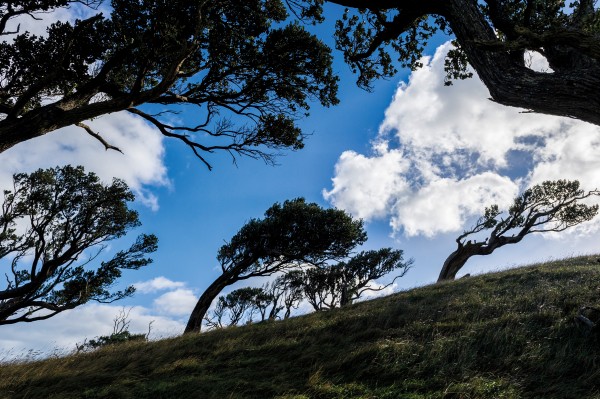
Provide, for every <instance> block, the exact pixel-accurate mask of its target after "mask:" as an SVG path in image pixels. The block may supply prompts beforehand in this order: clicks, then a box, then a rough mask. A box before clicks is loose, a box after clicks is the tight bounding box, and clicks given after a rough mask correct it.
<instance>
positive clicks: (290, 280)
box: [263, 269, 304, 320]
mask: <svg viewBox="0 0 600 399" xmlns="http://www.w3.org/2000/svg"><path fill="white" fill-rule="evenodd" d="M303 279H304V272H303V271H302V270H301V269H297V270H290V271H288V272H286V273H285V274H282V275H281V276H278V277H277V278H276V279H275V280H273V281H272V282H271V283H267V284H266V285H265V287H263V288H264V290H265V292H267V293H268V295H269V297H270V299H271V310H270V312H269V317H268V318H269V319H271V320H274V319H275V318H277V317H278V314H279V312H280V311H282V310H285V312H284V314H283V318H284V319H287V318H289V317H290V315H291V313H292V309H297V308H298V306H299V305H300V302H302V299H303V298H304V291H303V287H304V284H303V283H304V281H303Z"/></svg>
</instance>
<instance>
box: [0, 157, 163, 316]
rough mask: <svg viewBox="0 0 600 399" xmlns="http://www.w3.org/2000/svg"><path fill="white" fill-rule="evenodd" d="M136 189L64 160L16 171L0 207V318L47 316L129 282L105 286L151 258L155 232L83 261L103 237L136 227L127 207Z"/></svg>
mask: <svg viewBox="0 0 600 399" xmlns="http://www.w3.org/2000/svg"><path fill="white" fill-rule="evenodd" d="M133 199H134V196H133V194H132V193H131V191H130V190H129V188H128V187H127V185H126V184H125V183H124V182H123V181H121V180H117V179H114V180H113V182H112V183H111V184H110V185H105V184H102V183H101V182H100V180H99V178H98V177H97V176H96V175H95V174H94V173H87V174H86V173H85V172H84V170H83V168H82V167H76V168H75V167H71V166H65V167H62V168H53V169H47V170H41V169H40V170H38V171H36V172H34V173H31V174H25V173H21V174H16V175H14V177H13V189H12V191H10V190H6V191H4V202H3V204H2V208H1V210H0V212H1V213H0V259H1V260H2V264H1V265H2V267H3V268H4V269H5V272H4V275H5V278H6V286H5V288H4V289H2V290H0V324H12V323H17V322H30V321H36V320H42V319H47V318H49V317H52V316H54V315H56V314H57V313H60V312H62V311H64V310H67V309H73V308H75V307H77V306H79V305H83V304H84V303H86V302H88V301H98V302H113V301H116V300H118V299H121V298H124V297H126V296H129V295H131V294H132V293H133V291H134V288H133V287H127V288H126V289H124V290H122V291H115V292H111V291H109V288H110V287H111V286H112V285H113V284H114V283H115V282H116V281H117V279H118V278H119V277H121V273H122V270H126V269H131V270H136V269H139V268H140V267H143V266H146V265H147V264H149V263H150V262H151V259H148V258H146V257H145V256H146V255H147V254H148V253H151V252H154V251H155V250H156V247H157V238H156V237H155V236H154V235H144V234H143V235H140V236H139V237H138V238H137V240H136V242H135V243H134V244H133V245H132V246H131V247H130V248H129V249H128V250H125V251H119V252H117V253H116V254H115V255H114V256H113V257H112V259H110V260H108V261H103V262H100V264H99V265H98V266H97V268H96V269H93V268H90V267H89V266H90V265H92V264H93V263H94V262H95V259H96V258H97V256H98V255H99V254H100V253H101V252H102V251H103V250H104V249H105V248H106V244H105V243H107V242H109V241H111V240H114V239H116V238H120V237H122V236H124V235H125V234H126V233H127V231H129V230H131V229H133V228H135V227H138V226H139V225H140V222H139V220H138V214H137V212H135V211H133V210H131V209H129V208H128V207H127V202H128V201H133Z"/></svg>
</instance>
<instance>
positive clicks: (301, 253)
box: [185, 198, 367, 333]
mask: <svg viewBox="0 0 600 399" xmlns="http://www.w3.org/2000/svg"><path fill="white" fill-rule="evenodd" d="M366 239H367V235H366V233H365V231H364V229H363V222H362V220H353V219H352V217H351V216H350V215H348V214H346V213H345V212H344V211H342V210H338V209H323V208H321V207H320V206H319V205H317V204H315V203H307V202H306V201H305V200H304V199H303V198H297V199H294V200H288V201H285V202H284V203H283V204H279V203H276V204H274V205H273V206H272V207H271V208H269V209H268V210H267V211H266V212H265V217H264V218H263V219H252V220H250V221H249V222H248V223H246V225H244V226H243V227H242V228H241V229H240V231H239V232H238V233H237V234H236V235H235V236H233V238H232V239H231V241H230V242H229V243H227V244H225V245H223V246H222V247H221V249H219V253H218V255H217V259H218V261H219V263H220V265H221V271H222V274H221V275H220V276H219V277H217V279H216V280H215V281H214V282H213V283H212V284H211V285H210V286H209V287H208V288H207V289H206V290H205V291H204V293H203V294H202V295H201V296H200V299H199V300H198V303H197V304H196V306H195V307H194V310H193V311H192V314H191V315H190V319H189V321H188V324H187V326H186V329H185V332H186V333H189V332H194V331H200V328H201V325H202V320H203V318H204V316H205V314H206V312H207V311H208V309H209V308H210V305H211V303H212V302H213V300H214V299H215V298H216V297H217V296H218V295H219V293H220V292H221V291H222V290H223V289H224V288H225V287H227V286H229V285H231V284H233V283H235V282H238V281H241V280H247V279H249V278H252V277H259V276H270V275H272V274H274V273H277V272H282V271H287V270H293V269H298V268H299V267H302V266H305V265H312V266H322V265H325V264H327V263H328V262H331V261H335V260H340V259H343V258H345V257H347V256H348V254H349V253H350V251H351V250H352V249H353V248H354V247H356V246H357V245H360V244H362V243H363V242H364V241H365V240H366Z"/></svg>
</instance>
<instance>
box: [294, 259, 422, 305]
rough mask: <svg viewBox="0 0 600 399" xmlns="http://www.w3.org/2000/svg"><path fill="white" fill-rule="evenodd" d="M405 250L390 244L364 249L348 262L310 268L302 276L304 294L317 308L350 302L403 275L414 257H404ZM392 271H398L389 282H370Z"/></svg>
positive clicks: (385, 286) (348, 303)
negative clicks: (379, 283)
mask: <svg viewBox="0 0 600 399" xmlns="http://www.w3.org/2000/svg"><path fill="white" fill-rule="evenodd" d="M402 254H403V252H402V251H401V250H394V249H391V248H382V249H379V250H377V251H363V252H360V253H358V254H357V255H355V256H353V257H352V258H350V259H349V260H348V261H346V262H340V263H337V264H335V265H332V266H329V267H324V268H312V269H308V270H306V271H305V272H304V278H303V291H304V295H305V297H306V299H307V300H308V302H309V303H310V304H311V305H312V307H313V308H314V309H315V310H316V311H320V310H327V309H332V308H335V307H344V306H347V305H350V304H351V303H353V302H354V301H356V300H357V299H359V298H360V297H361V296H362V295H363V294H364V293H365V292H367V291H381V290H384V289H386V288H387V287H389V286H391V285H392V284H394V282H395V281H396V280H397V279H399V278H400V277H403V276H404V275H405V274H406V272H408V270H409V269H410V267H411V265H412V263H413V261H412V260H408V261H404V260H403V257H402ZM393 271H399V274H398V275H396V276H395V277H394V279H392V281H391V282H389V283H388V284H385V285H383V286H379V287H377V286H373V285H372V284H371V283H373V281H375V280H377V279H379V278H381V277H383V276H385V275H387V274H389V273H391V272H393Z"/></svg>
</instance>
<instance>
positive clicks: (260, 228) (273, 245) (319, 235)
mask: <svg viewBox="0 0 600 399" xmlns="http://www.w3.org/2000/svg"><path fill="white" fill-rule="evenodd" d="M366 239H367V235H366V232H365V231H364V229H363V222H362V220H353V219H352V217H351V216H350V215H348V214H347V213H346V212H344V211H342V210H338V209H323V208H321V207H320V206H319V205H318V204H315V203H307V202H306V201H305V200H304V199H303V198H297V199H294V200H287V201H285V202H284V203H283V204H280V203H276V204H274V205H273V206H272V207H271V208H269V209H268V210H267V211H266V212H265V217H264V218H263V219H252V220H250V221H249V222H248V223H246V224H245V225H244V226H243V227H242V228H241V229H240V231H239V232H238V233H237V234H236V235H235V236H233V237H232V238H231V241H230V242H229V243H228V244H226V245H223V246H222V247H221V249H220V250H219V253H218V256H217V259H218V260H219V262H220V264H221V267H222V269H223V272H224V273H226V274H233V275H235V276H237V277H238V278H239V277H244V278H249V277H251V276H260V275H269V274H271V273H273V272H275V271H280V270H282V269H285V268H291V267H293V266H295V265H300V264H310V265H324V264H325V263H327V262H328V261H332V260H336V259H341V258H344V257H346V256H347V255H348V254H349V253H350V251H351V250H352V249H353V248H354V247H356V246H357V245H360V244H362V243H363V242H364V241H365V240H366Z"/></svg>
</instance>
